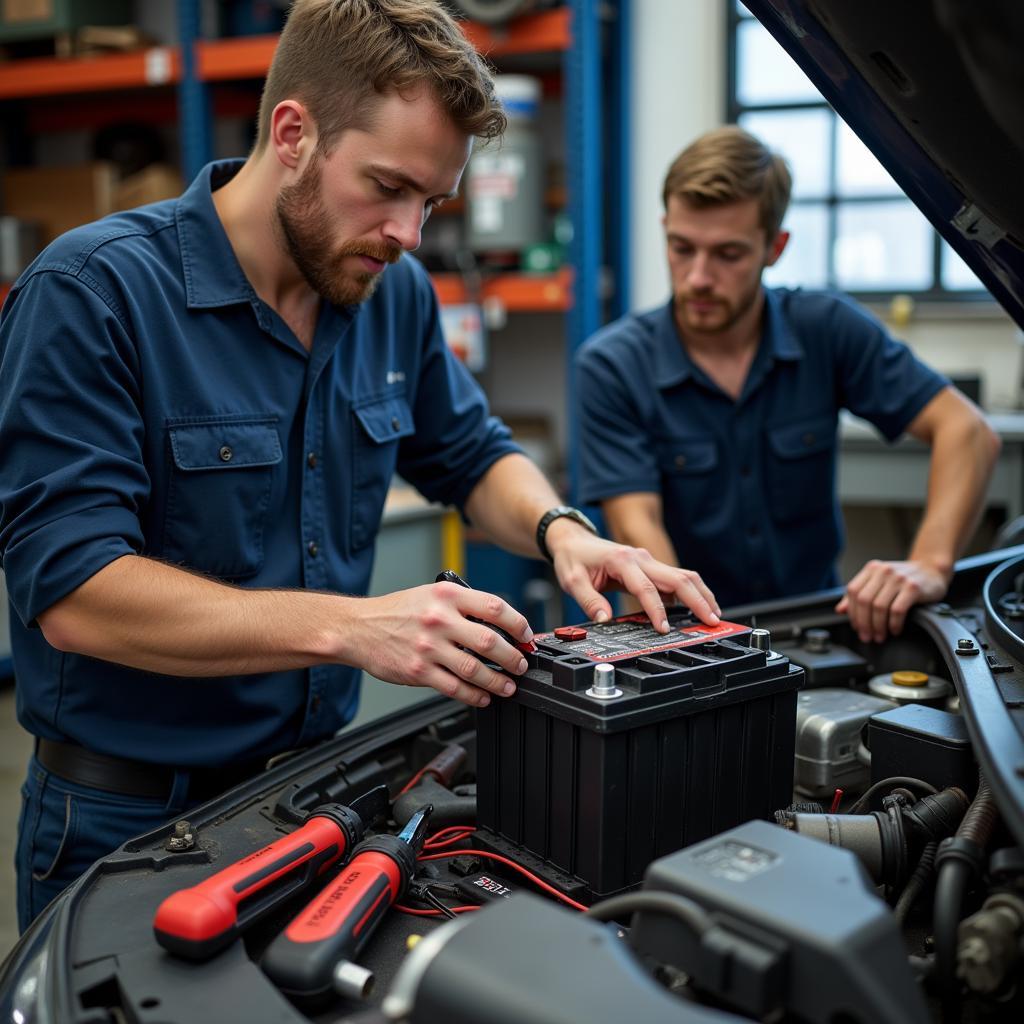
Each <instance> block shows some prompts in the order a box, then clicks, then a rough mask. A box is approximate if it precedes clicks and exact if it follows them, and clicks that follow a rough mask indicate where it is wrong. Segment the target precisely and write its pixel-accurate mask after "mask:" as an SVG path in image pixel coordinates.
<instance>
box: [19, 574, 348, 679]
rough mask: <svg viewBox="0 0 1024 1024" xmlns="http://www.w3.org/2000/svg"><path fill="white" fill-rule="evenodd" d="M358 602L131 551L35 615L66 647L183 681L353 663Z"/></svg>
mask: <svg viewBox="0 0 1024 1024" xmlns="http://www.w3.org/2000/svg"><path fill="white" fill-rule="evenodd" d="M357 601H358V599H357V598H346V597H341V596H340V595H335V594H324V593H316V592H312V591H301V590H296V591H292V590H246V589H242V588H239V587H231V586H227V585H225V584H222V583H219V582H217V581H215V580H210V579H206V578H205V577H202V576H197V575H194V574H192V573H189V572H186V571H184V570H182V569H178V568H176V567H174V566H170V565H165V564H163V563H161V562H155V561H152V560H151V559H147V558H141V557H138V556H135V555H126V556H124V557H122V558H119V559H117V560H116V561H114V562H111V563H110V564H109V565H106V566H104V568H103V569H101V570H100V571H99V572H98V573H96V574H95V575H94V576H93V577H91V578H90V579H88V580H87V581H86V582H85V583H83V584H82V585H81V586H80V587H78V588H77V589H75V590H74V591H72V592H71V593H70V594H69V595H68V596H67V597H65V598H63V599H62V600H61V601H58V602H57V603H56V604H55V605H53V607H51V608H49V609H47V611H45V612H43V613H42V614H41V615H40V616H39V625H40V627H41V628H42V630H43V634H44V635H45V636H46V639H47V640H48V641H49V642H50V643H51V644H52V645H53V646H55V647H57V648H58V649H60V650H64V651H73V652H75V653H79V654H86V655H89V656H90V657H94V658H102V659H104V660H106V661H115V662H118V663H119V664H122V665H129V666H131V667H133V668H140V669H144V670H146V671H149V672H159V673H163V674H168V675H180V676H220V675H237V674H245V673H252V672H273V671H282V670H287V669H293V668H303V667H306V666H309V665H315V664H322V663H324V662H328V661H343V662H347V663H350V664H351V663H355V662H354V661H351V660H350V659H351V657H352V652H351V650H346V649H345V647H344V646H343V643H342V638H343V637H344V635H345V629H344V625H345V622H346V620H350V619H351V618H352V611H353V609H352V605H354V604H355V603H357Z"/></svg>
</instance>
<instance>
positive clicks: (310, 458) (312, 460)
mask: <svg viewBox="0 0 1024 1024" xmlns="http://www.w3.org/2000/svg"><path fill="white" fill-rule="evenodd" d="M306 465H307V466H309V468H310V469H316V452H310V453H309V454H308V455H307V456H306Z"/></svg>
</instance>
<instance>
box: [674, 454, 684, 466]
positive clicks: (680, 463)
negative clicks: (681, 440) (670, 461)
mask: <svg viewBox="0 0 1024 1024" xmlns="http://www.w3.org/2000/svg"><path fill="white" fill-rule="evenodd" d="M685 465H686V456H685V455H677V456H676V469H682V468H683V466H685Z"/></svg>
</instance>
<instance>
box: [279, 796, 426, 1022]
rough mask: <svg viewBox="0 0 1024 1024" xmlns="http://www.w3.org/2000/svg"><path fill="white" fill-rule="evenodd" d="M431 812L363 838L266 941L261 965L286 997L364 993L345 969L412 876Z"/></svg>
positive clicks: (298, 998) (365, 989)
mask: <svg viewBox="0 0 1024 1024" xmlns="http://www.w3.org/2000/svg"><path fill="white" fill-rule="evenodd" d="M432 810H433V807H432V806H431V805H429V804H428V805H427V806H426V807H423V808H421V809H420V810H418V811H417V812H416V813H415V814H414V815H413V816H412V817H411V818H410V819H409V820H408V822H407V823H406V825H405V827H404V828H403V829H402V831H401V832H399V833H398V835H397V836H389V835H381V836H374V837H373V838H372V839H366V840H364V841H363V842H362V843H360V844H359V846H357V847H356V849H355V850H354V851H353V853H352V860H351V861H350V862H349V863H348V865H347V866H346V867H345V869H344V871H342V872H341V874H340V875H338V877H337V878H336V879H335V880H334V881H333V882H331V883H330V885H328V886H327V887H326V888H325V889H324V890H323V892H321V893H320V895H319V896H317V897H316V899H315V900H313V901H312V902H311V903H310V904H309V905H308V906H306V907H305V908H304V909H303V911H302V912H301V913H300V914H299V915H298V917H296V918H295V920H294V921H292V923H291V924H290V925H288V927H287V928H286V929H285V930H284V931H283V932H282V933H281V934H280V935H279V936H278V937H277V938H276V939H274V941H273V942H272V943H271V944H270V945H269V946H268V947H267V951H266V953H264V955H263V960H262V962H261V963H260V966H261V967H262V968H263V970H264V971H265V972H266V974H267V976H268V977H269V978H270V979H271V980H272V981H273V982H274V984H276V985H277V987H278V988H279V989H280V990H281V991H282V992H284V994H285V995H286V996H288V997H289V998H291V999H294V1000H296V1001H299V1002H303V1003H310V1002H316V1001H322V1000H323V999H324V998H325V997H327V996H330V995H332V994H333V993H335V992H341V993H342V994H363V995H365V994H366V993H367V992H368V989H369V984H364V985H363V986H362V991H360V992H356V993H353V992H352V990H351V989H350V988H347V987H346V986H345V979H346V978H351V977H355V976H357V972H356V971H353V970H347V969H349V968H353V967H355V965H353V964H352V963H351V961H352V959H353V958H354V957H355V956H357V955H358V953H359V951H360V950H361V949H362V948H363V946H364V945H365V944H366V940H367V939H369V937H370V936H371V935H372V934H373V930H374V929H375V928H376V926H377V924H378V923H379V922H380V920H381V919H382V918H383V917H384V915H385V914H386V913H387V912H388V909H389V908H390V907H391V905H392V904H393V903H394V902H395V901H396V900H397V899H399V898H400V897H401V895H402V893H403V892H405V888H406V886H407V885H408V884H409V879H410V878H412V876H413V875H414V874H415V872H416V857H417V855H418V854H419V852H420V850H421V849H422V848H423V840H424V837H425V836H426V833H427V820H428V819H429V817H430V813H431V811H432ZM363 977H364V979H365V978H368V977H369V975H368V973H367V972H364V973H363ZM336 978H337V979H338V980H337V981H336Z"/></svg>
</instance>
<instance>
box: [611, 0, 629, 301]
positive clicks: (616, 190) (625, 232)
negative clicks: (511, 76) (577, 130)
mask: <svg viewBox="0 0 1024 1024" xmlns="http://www.w3.org/2000/svg"><path fill="white" fill-rule="evenodd" d="M632 7H633V5H632V2H631V0H619V2H618V3H617V4H616V5H615V25H614V27H613V29H612V45H611V50H610V53H609V55H608V57H609V66H608V75H607V82H608V93H609V111H610V117H609V118H608V119H607V120H606V122H605V123H606V124H607V125H608V133H609V136H610V138H609V139H608V143H607V147H608V148H607V150H606V152H607V153H608V171H609V181H608V184H607V194H608V208H609V211H610V212H609V217H608V249H609V257H610V260H611V269H612V277H613V280H614V285H615V289H614V291H613V293H612V306H611V309H610V310H609V313H610V319H612V320H617V319H618V318H619V317H620V316H625V315H626V314H627V313H628V312H629V311H630V309H631V308H632V294H631V287H632V280H633V278H632V272H633V263H632V258H631V256H630V253H631V247H630V237H629V224H630V217H629V211H630V204H631V202H632V190H633V171H632V159H633V137H632V120H631V111H632V102H633V93H632V89H631V87H630V82H631V79H630V76H629V61H630V50H631V48H632V45H633V9H632Z"/></svg>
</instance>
